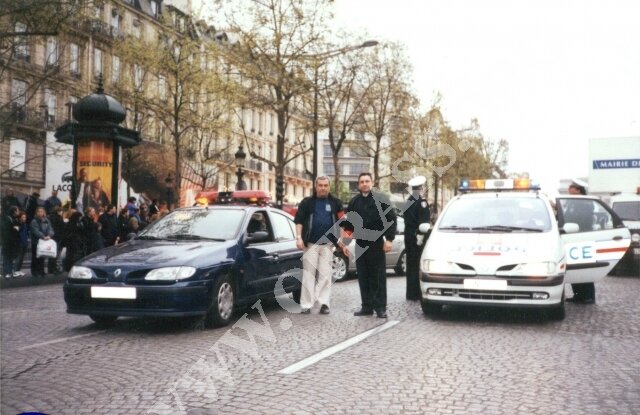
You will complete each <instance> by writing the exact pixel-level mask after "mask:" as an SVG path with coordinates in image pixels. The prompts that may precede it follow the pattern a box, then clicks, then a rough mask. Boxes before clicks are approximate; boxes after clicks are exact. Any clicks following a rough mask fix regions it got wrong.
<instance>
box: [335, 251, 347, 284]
mask: <svg viewBox="0 0 640 415" xmlns="http://www.w3.org/2000/svg"><path fill="white" fill-rule="evenodd" d="M348 274H349V259H347V258H346V257H345V256H344V255H341V254H338V255H334V256H333V263H332V264H331V280H332V281H334V282H335V281H341V280H344V279H345V278H346V277H347V275H348Z"/></svg>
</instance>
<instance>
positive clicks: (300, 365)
mask: <svg viewBox="0 0 640 415" xmlns="http://www.w3.org/2000/svg"><path fill="white" fill-rule="evenodd" d="M398 323H400V321H398V320H391V321H388V322H386V323H384V324H381V325H380V326H377V327H374V328H372V329H371V330H367V331H365V332H364V333H360V334H358V335H357V336H354V337H352V338H350V339H347V340H345V341H343V342H341V343H338V344H336V345H334V346H331V347H329V348H328V349H324V350H323V351H321V352H319V353H316V354H314V355H313V356H309V357H307V358H306V359H303V360H301V361H299V362H297V363H294V364H292V365H291V366H288V367H285V368H284V369H282V370H280V371H279V372H278V373H282V374H284V375H291V374H293V373H296V372H297V371H299V370H302V369H304V368H306V367H307V366H311V365H313V364H315V363H317V362H319V361H320V360H322V359H324V358H326V357H329V356H331V355H333V354H335V353H338V352H340V351H342V350H344V349H346V348H348V347H351V346H353V345H354V344H356V343H359V342H361V341H363V340H364V339H366V338H367V337H371V336H373V335H374V334H378V333H380V332H382V331H384V330H386V329H390V328H391V327H393V326H395V325H396V324H398Z"/></svg>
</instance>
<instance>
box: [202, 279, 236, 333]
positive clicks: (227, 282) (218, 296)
mask: <svg viewBox="0 0 640 415" xmlns="http://www.w3.org/2000/svg"><path fill="white" fill-rule="evenodd" d="M234 291H235V290H234V288H233V284H232V282H231V277H230V276H229V275H221V276H219V277H218V278H217V281H216V283H215V285H214V286H213V295H212V298H211V303H210V304H209V309H208V310H207V314H206V316H205V321H204V325H205V327H207V328H211V327H222V326H226V325H227V324H229V323H230V322H231V319H232V317H233V312H234V309H235V306H236V304H235V292H234Z"/></svg>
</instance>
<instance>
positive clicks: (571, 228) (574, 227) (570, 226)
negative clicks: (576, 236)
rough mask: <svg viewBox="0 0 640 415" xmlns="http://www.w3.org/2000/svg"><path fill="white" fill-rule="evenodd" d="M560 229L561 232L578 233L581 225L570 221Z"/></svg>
mask: <svg viewBox="0 0 640 415" xmlns="http://www.w3.org/2000/svg"><path fill="white" fill-rule="evenodd" d="M560 231H561V232H560V233H578V232H579V231H580V226H578V224H577V223H573V222H569V223H565V224H564V226H563V227H562V228H561V229H560Z"/></svg>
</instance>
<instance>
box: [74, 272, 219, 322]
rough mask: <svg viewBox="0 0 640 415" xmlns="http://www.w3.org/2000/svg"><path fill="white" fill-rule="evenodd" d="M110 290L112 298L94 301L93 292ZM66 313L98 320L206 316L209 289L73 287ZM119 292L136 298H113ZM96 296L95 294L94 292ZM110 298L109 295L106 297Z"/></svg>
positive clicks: (196, 286) (203, 286)
mask: <svg viewBox="0 0 640 415" xmlns="http://www.w3.org/2000/svg"><path fill="white" fill-rule="evenodd" d="M91 287H96V288H100V289H102V290H103V291H104V288H107V289H110V290H111V292H113V293H114V294H113V295H112V298H95V297H94V296H93V295H92V288H91ZM63 291H64V300H65V303H66V304H67V312H68V313H70V314H85V315H87V314H91V315H97V316H133V317H186V316H201V315H204V314H205V313H206V312H207V308H208V306H209V302H210V288H209V286H208V284H207V283H206V282H205V281H197V282H191V283H184V282H182V283H175V284H172V285H165V286H133V287H132V286H129V285H125V284H121V283H107V284H93V285H92V284H74V283H70V282H68V281H67V282H66V283H65V284H64V287H63ZM120 291H123V292H124V291H126V293H127V296H128V297H131V295H130V294H131V293H135V294H134V295H135V298H113V297H117V296H119V294H118V293H119V292H120ZM94 295H95V290H94ZM107 296H109V294H107Z"/></svg>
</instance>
